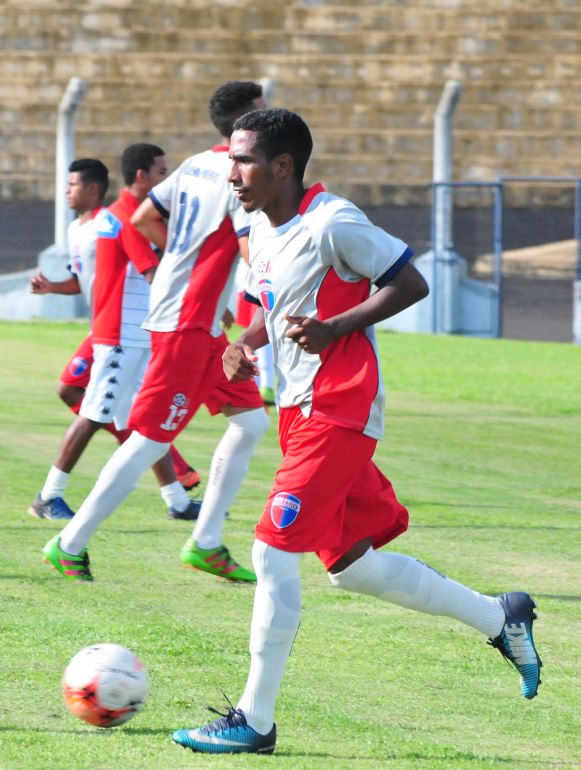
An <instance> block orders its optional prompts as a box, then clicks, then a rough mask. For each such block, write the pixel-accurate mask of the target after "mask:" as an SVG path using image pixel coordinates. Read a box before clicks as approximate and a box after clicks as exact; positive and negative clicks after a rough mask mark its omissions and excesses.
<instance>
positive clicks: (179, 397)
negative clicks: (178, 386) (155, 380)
mask: <svg viewBox="0 0 581 770" xmlns="http://www.w3.org/2000/svg"><path fill="white" fill-rule="evenodd" d="M173 403H174V404H175V405H176V406H183V405H184V404H187V403H188V399H187V397H186V396H185V395H184V394H183V393H176V394H175V396H174V397H173Z"/></svg>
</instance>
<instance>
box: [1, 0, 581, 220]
mask: <svg viewBox="0 0 581 770" xmlns="http://www.w3.org/2000/svg"><path fill="white" fill-rule="evenodd" d="M580 26H581V3H579V0H414V2H411V0H410V1H409V2H407V1H406V0H375V1H374V0H360V1H359V2H355V0H332V2H331V1H329V2H325V1H323V0H278V2H273V0H205V1H204V2H201V0H164V2H163V3H160V2H158V1H157V0H156V2H153V1H152V0H88V1H87V2H83V1H82V0H2V2H1V3H0V30H1V32H0V35H1V42H2V48H3V49H4V50H3V54H2V56H1V57H0V126H1V128H0V147H1V149H2V152H1V153H0V170H1V182H0V197H1V198H4V199H15V198H16V199H19V198H20V199H30V198H35V197H41V198H44V199H48V198H50V197H52V195H53V192H54V184H53V177H54V138H55V125H56V109H55V106H56V105H57V104H58V101H59V99H60V97H61V95H62V92H63V90H64V88H65V86H66V83H67V82H68V80H69V78H70V77H71V76H80V77H82V78H84V79H86V81H87V82H88V87H89V90H88V93H87V96H86V97H85V101H84V102H83V105H82V107H81V109H80V111H79V114H78V134H77V154H78V155H79V156H80V155H85V156H96V157H100V158H102V159H103V160H104V161H105V162H106V163H107V164H108V165H109V167H110V169H111V170H112V172H113V177H114V179H115V180H117V182H118V180H119V174H118V171H117V158H118V156H119V153H120V152H121V150H122V149H123V147H124V146H126V145H127V144H129V143H131V142H133V141H140V140H148V141H154V142H156V143H158V144H161V145H162V146H163V147H164V149H165V150H166V152H167V153H168V156H169V158H170V162H172V163H173V164H177V163H178V161H179V160H180V159H182V158H183V157H184V156H186V155H187V154H189V153H191V152H193V151H197V150H199V149H201V148H203V147H204V146H205V145H207V144H208V142H211V141H213V140H214V134H213V132H212V130H211V127H210V126H209V122H208V119H207V112H206V105H207V100H208V96H209V94H210V93H211V91H212V90H213V89H214V88H215V87H216V86H217V85H219V84H220V83H221V82H223V81H225V80H228V79H234V78H237V79H258V78H261V77H270V78H272V79H273V80H274V81H276V83H277V93H276V96H275V104H276V105H279V106H285V107H288V108H290V109H294V110H296V111H298V112H300V113H301V114H302V115H303V116H304V117H305V118H306V120H307V122H308V123H309V124H310V126H311V128H312V130H313V134H314V137H315V156H314V160H313V161H312V162H311V165H310V169H309V172H308V173H309V178H310V179H311V180H314V179H319V178H322V179H323V181H324V182H325V183H326V184H327V185H328V187H329V188H330V189H332V190H333V191H335V192H340V193H342V194H346V195H348V196H350V197H352V198H354V199H355V200H356V201H358V202H359V203H361V204H362V205H368V204H371V205H382V204H384V203H386V202H387V201H389V202H390V203H401V204H403V203H408V202H410V201H418V200H424V199H425V197H426V190H425V184H426V183H427V182H429V181H430V179H431V175H432V167H431V163H432V158H431V153H432V119H433V112H434V109H435V106H436V104H437V102H438V99H439V96H440V93H441V89H442V87H443V85H444V83H445V81H446V80H448V79H449V78H455V79H457V80H460V81H461V82H462V83H463V84H464V88H465V91H464V97H463V99H462V102H461V104H460V107H459V110H458V113H457V121H456V155H455V157H456V168H455V172H454V173H455V177H456V178H462V179H465V178H471V179H492V178H494V177H495V176H496V175H497V174H500V173H510V174H516V173H518V174H543V175H546V174H575V175H579V174H581V163H580V161H581V146H580V142H581V139H580V136H581V132H580V130H579V129H580V124H581V120H580V116H581V37H580V35H579V29H580Z"/></svg>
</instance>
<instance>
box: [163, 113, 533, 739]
mask: <svg viewBox="0 0 581 770" xmlns="http://www.w3.org/2000/svg"><path fill="white" fill-rule="evenodd" d="M311 148H312V139H311V135H310V132H309V129H308V127H307V126H306V124H305V123H304V122H303V121H302V119H301V118H300V117H299V116H298V115H296V114H294V113H291V112H287V111H286V110H259V111H256V112H253V113H250V114H249V115H246V116H244V117H242V118H241V119H240V120H239V121H237V123H236V124H235V130H234V133H233V136H232V141H231V147H230V157H231V158H232V159H233V166H232V170H231V173H230V180H231V181H232V183H233V186H234V189H235V190H236V192H237V195H238V197H239V199H240V200H241V201H242V203H243V206H244V208H245V209H247V210H255V209H261V210H262V211H263V215H262V217H261V218H260V219H259V220H258V221H257V223H256V225H255V226H254V227H253V229H252V232H251V238H250V266H251V278H250V280H249V283H248V295H249V297H252V298H254V301H255V302H259V303H260V304H261V309H259V311H258V312H257V314H256V316H255V318H254V319H253V322H252V324H251V326H250V327H249V329H248V330H247V331H246V332H244V333H243V335H242V337H241V338H240V340H239V341H238V342H237V343H235V344H234V345H232V346H230V347H229V348H228V349H227V351H226V353H225V356H224V362H225V368H226V371H227V373H228V374H229V376H230V377H231V378H232V379H233V380H239V379H241V380H247V379H251V378H252V377H254V376H255V375H256V366H255V360H256V356H255V354H254V349H255V348H257V347H259V346H261V345H263V344H264V343H265V342H266V341H267V339H270V341H271V343H272V345H273V349H274V358H275V365H276V368H277V374H278V375H279V376H278V381H279V388H278V393H277V397H278V403H279V407H280V425H279V433H280V440H281V447H282V450H283V460H282V463H281V465H280V466H279V469H278V471H277V473H276V476H275V481H274V486H273V488H272V491H271V493H270V496H269V498H268V500H267V503H266V507H265V509H264V512H263V514H262V517H261V519H260V521H259V523H258V526H257V528H256V541H255V543H254V547H253V564H254V568H255V570H256V575H257V579H258V581H257V586H256V594H255V600H254V611H253V616H252V626H251V633H250V653H251V665H250V673H249V677H248V680H247V684H246V688H245V690H244V693H243V695H242V698H241V699H240V701H239V703H238V706H237V708H235V709H234V708H230V710H229V711H228V713H227V714H226V715H224V716H223V717H222V718H221V719H218V720H216V721H215V722H212V723H211V724H209V725H205V726H203V727H201V728H198V729H195V730H178V731H176V732H175V733H174V736H173V739H174V741H176V742H177V743H179V744H181V745H183V746H187V747H189V748H191V749H193V750H194V751H200V752H205V753H218V752H224V753H227V752H261V753H271V752H272V751H273V750H274V746H275V742H276V725H274V706H275V700H276V696H277V693H278V690H279V686H280V682H281V680H282V676H283V673H284V669H285V665H286V661H287V658H288V655H289V654H290V650H291V646H292V643H293V640H294V637H295V634H296V633H297V630H298V626H299V619H300V612H301V592H300V572H299V568H300V561H301V556H302V554H303V553H304V552H307V551H314V552H316V553H317V556H318V557H319V558H320V559H321V561H322V562H323V564H324V566H325V568H326V569H327V571H328V574H329V579H330V581H331V584H332V585H333V586H334V587H336V588H341V589H343V590H346V591H354V592H358V593H363V594H368V595H370V596H375V597H377V598H378V599H381V600H382V601H386V602H392V603H394V604H398V605H400V606H403V607H408V608H410V609H415V610H419V611H422V612H426V613H430V614H434V615H447V616H449V617H453V618H456V619H457V620H461V621H463V622H464V623H466V624H468V625H469V626H472V627H473V628H475V629H477V630H479V631H480V632H481V633H484V634H486V635H487V636H489V637H490V638H491V640H492V643H493V645H494V646H495V647H497V648H498V649H499V650H500V652H501V653H502V654H503V655H504V656H505V657H506V658H508V659H509V660H510V661H511V662H513V663H514V665H515V666H516V668H517V670H518V671H519V673H520V674H521V690H522V693H523V695H524V696H525V697H526V698H532V697H534V696H535V695H536V693H537V688H538V685H539V673H540V666H541V662H540V659H539V657H538V655H537V652H536V649H535V646H534V643H533V638H532V623H533V619H534V618H535V615H534V613H533V608H534V606H535V605H534V602H533V601H532V599H531V597H530V596H529V595H528V594H525V593H520V592H513V593H508V594H504V595H503V596H500V597H496V598H495V597H491V596H484V595H482V594H479V593H476V592H475V591H471V590H470V589H469V588H466V587H465V586H462V585H460V584H459V583H456V582H454V581H453V580H450V579H449V578H446V577H445V576H444V575H441V574H440V573H438V572H437V571H435V570H433V569H432V568H430V567H428V566H427V565H425V564H423V563H422V562H420V561H417V560H416V559H413V558H411V557H409V556H404V555H401V554H396V553H389V552H379V551H378V550H377V549H378V548H379V547H380V546H382V545H384V544H385V543H387V542H389V541H390V540H392V539H393V538H395V537H397V536H398V535H399V534H401V533H402V532H403V531H404V530H405V529H406V528H407V523H408V514H407V511H406V510H405V508H404V507H403V506H402V505H401V504H400V503H399V502H398V501H397V499H396V497H395V494H394V492H393V489H392V487H391V484H390V483H389V481H388V480H387V479H386V478H385V476H383V474H382V473H381V472H380V471H379V469H378V468H377V466H375V465H374V463H373V462H372V456H373V453H374V450H375V446H376V443H377V440H378V439H379V438H380V437H381V435H382V432H383V413H384V398H383V387H382V384H381V375H380V372H379V364H378V357H377V349H376V344H375V333H374V329H373V326H372V325H373V324H375V323H377V322H379V321H381V320H382V319H384V318H387V317H389V316H391V315H393V314H394V313H397V312H400V311H401V310H403V309H404V308H406V307H408V306H410V305H411V304H413V303H414V302H417V301H418V300H420V299H422V297H424V296H426V294H427V286H426V284H425V282H424V280H423V278H422V277H421V275H420V274H419V273H418V271H417V270H416V269H415V268H414V267H413V266H412V265H411V264H410V263H409V259H410V257H411V255H412V253H413V252H412V251H411V249H410V248H409V247H407V246H406V244H405V243H403V242H402V241H400V240H399V239H397V238H393V237H391V236H390V235H388V234H387V233H385V232H384V231H383V230H381V229H379V228H378V227H375V226H374V225H372V224H371V223H370V222H369V220H368V219H367V217H366V216H365V215H364V214H363V212H361V211H360V210H359V209H358V208H357V207H356V206H355V205H353V204H352V203H350V202H349V201H346V200H343V199H340V198H337V197H335V196H333V195H329V194H328V193H326V192H325V190H324V188H323V187H322V186H321V185H315V186H313V187H311V188H310V189H308V190H305V188H304V186H303V181H302V180H303V174H304V169H305V166H306V164H307V161H308V159H309V156H310V152H311ZM371 284H374V285H375V286H376V287H377V291H376V292H375V293H374V294H371V295H370V286H371Z"/></svg>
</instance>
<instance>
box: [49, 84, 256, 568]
mask: <svg viewBox="0 0 581 770" xmlns="http://www.w3.org/2000/svg"><path fill="white" fill-rule="evenodd" d="M261 104H262V102H261V88H260V86H259V85H257V84H255V83H248V82H231V83H226V84H225V85H224V86H222V87H221V88H219V89H218V90H217V91H216V92H215V93H214V94H213V96H212V98H211V99H210V117H211V118H212V121H213V123H214V125H215V126H216V128H217V129H218V130H219V131H220V134H221V135H222V137H223V143H222V144H220V145H216V146H214V147H213V148H212V149H211V150H209V151H207V152H204V153H200V154H198V155H194V156H192V157H191V158H188V159H187V160H186V161H184V163H182V165H181V166H180V167H179V168H178V169H177V171H175V172H174V173H173V174H172V175H171V176H170V177H169V178H168V179H167V180H165V181H164V182H161V183H160V184H159V185H158V186H156V187H155V188H154V189H153V190H152V191H151V198H150V199H148V200H146V201H144V203H143V204H142V206H140V208H139V210H138V211H137V212H136V213H135V214H134V218H133V221H134V222H135V223H136V224H137V226H138V227H139V228H140V229H141V230H142V232H143V233H145V235H146V236H147V238H148V239H149V240H150V241H152V242H153V243H155V244H156V245H157V246H158V247H160V248H162V249H164V251H165V253H164V257H163V260H162V261H161V264H160V267H159V269H158V272H157V275H156V277H155V281H154V282H153V285H152V292H151V306H150V312H149V315H148V318H147V321H146V323H145V327H146V328H147V329H149V330H151V333H152V358H151V361H150V363H149V365H148V368H147V372H146V375H145V379H144V381H143V384H142V386H141V389H140V391H139V393H138V395H137V397H136V400H135V403H134V405H133V408H132V411H131V416H130V420H129V425H130V427H131V428H132V429H133V433H132V435H131V436H130V438H129V439H128V440H127V441H126V442H125V444H123V445H122V446H121V447H120V448H119V449H118V450H117V451H116V452H115V454H114V455H113V457H112V458H111V459H110V460H109V462H108V463H107V465H106V466H105V468H104V469H103V471H102V473H101V475H100V477H99V479H98V481H97V483H96V485H95V486H94V488H93V490H92V491H91V493H90V494H89V496H88V497H87V499H86V500H85V502H84V503H83V505H82V506H81V508H80V509H79V511H78V513H77V515H76V516H75V518H74V519H73V520H72V521H71V522H69V524H68V525H67V526H66V527H65V529H64V530H63V531H62V533H61V535H60V537H59V536H57V537H56V538H53V540H51V541H50V542H49V543H48V544H47V545H46V546H45V549H44V553H45V556H46V557H47V558H48V560H49V561H50V562H51V563H52V564H53V565H54V566H55V567H56V568H57V569H58V570H59V571H60V572H61V574H63V575H65V576H66V577H69V578H71V579H81V580H91V579H92V575H91V573H90V570H89V561H88V555H87V550H86V546H87V544H88V542H89V539H90V537H91V536H92V534H93V532H95V530H96V529H97V527H98V526H99V524H100V522H101V521H103V520H104V519H105V518H106V517H107V516H109V515H110V514H111V513H112V512H113V511H114V510H115V508H116V507H117V506H118V505H119V504H120V503H121V502H122V501H123V500H124V499H125V497H126V496H127V495H128V494H129V493H130V492H131V490H132V489H133V488H134V486H135V484H136V483H137V481H138V479H139V477H140V476H141V474H142V473H143V471H144V470H145V469H146V468H148V467H149V466H150V465H152V464H153V463H155V462H156V461H157V460H159V458H160V457H162V456H163V455H164V454H165V452H166V451H167V447H168V445H169V442H170V441H172V440H173V439H174V438H175V437H176V436H177V435H178V434H179V433H180V431H181V430H183V429H184V427H185V426H186V425H187V424H188V422H189V421H190V419H191V418H192V417H193V415H194V414H195V412H196V411H197V409H198V408H199V407H200V405H201V404H202V403H206V405H207V406H208V408H209V409H210V411H211V412H212V413H216V412H218V411H221V412H223V413H224V414H225V415H226V416H227V417H228V422H229V427H228V429H227V431H226V433H225V435H224V437H223V438H222V440H221V441H220V444H219V446H218V448H217V449H216V452H215V453H214V457H213V459H212V467H211V471H210V475H209V479H208V484H207V489H206V492H205V495H204V500H203V503H202V509H201V511H200V517H199V519H198V523H197V525H196V529H195V532H194V534H193V536H192V538H190V539H189V540H188V542H187V543H186V545H185V546H184V548H183V549H182V552H181V554H180V558H181V561H182V562H183V563H184V564H187V565H189V566H192V567H194V568H196V569H201V570H204V571H206V572H210V573H212V574H215V575H218V576H220V577H224V578H226V579H229V580H244V581H247V582H254V581H255V575H254V573H253V572H251V571H250V570H246V569H244V568H243V567H241V566H240V565H239V564H238V563H237V562H236V561H234V559H232V557H231V556H230V554H229V552H228V550H227V548H226V547H225V546H224V545H222V542H221V532H222V524H223V520H224V516H225V512H226V509H227V506H228V505H229V503H230V502H231V501H232V499H233V498H234V496H235V494H236V491H237V490H238V487H239V486H240V484H241V482H242V479H243V477H244V474H245V473H246V470H247V467H248V464H249V462H250V458H251V456H252V453H253V451H254V448H255V446H256V444H257V443H258V441H259V440H260V438H261V437H262V435H263V433H264V431H265V430H266V428H267V426H268V419H267V417H266V414H265V411H264V408H263V406H262V399H261V397H260V394H259V392H258V389H257V387H256V385H255V384H254V382H253V381H252V382H249V383H245V382H244V383H239V384H237V385H232V384H231V383H229V382H228V381H227V379H226V377H225V375H224V372H223V368H222V363H221V359H222V353H223V351H224V349H225V347H226V345H227V340H226V338H225V335H224V334H223V333H222V332H221V330H220V329H219V327H218V321H219V319H220V318H221V317H222V314H223V311H224V308H225V306H226V302H227V299H228V293H229V292H228V291H226V290H225V289H226V286H227V283H228V280H229V277H230V275H231V273H232V270H233V267H234V264H235V261H236V259H237V255H238V252H239V251H241V252H243V253H244V251H245V250H246V249H247V233H248V230H249V223H250V218H249V215H247V214H246V213H245V212H244V210H243V209H242V206H241V205H240V203H239V201H238V200H237V198H236V196H235V195H234V193H233V191H232V189H231V187H230V185H229V183H228V181H227V174H228V170H229V167H230V161H229V160H228V155H227V153H228V143H229V136H230V134H231V132H232V125H233V123H234V120H235V119H236V118H237V117H239V116H240V115H242V114H244V113H245V112H248V111H249V110H252V109H255V107H257V106H260V105H261ZM166 217H168V221H167V225H166Z"/></svg>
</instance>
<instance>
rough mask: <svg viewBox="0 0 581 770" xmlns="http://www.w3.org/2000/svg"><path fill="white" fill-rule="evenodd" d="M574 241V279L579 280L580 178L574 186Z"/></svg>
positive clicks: (580, 235)
mask: <svg viewBox="0 0 581 770" xmlns="http://www.w3.org/2000/svg"><path fill="white" fill-rule="evenodd" d="M574 225H575V241H576V242H577V255H576V256H577V258H576V261H575V279H576V280H577V281H581V179H579V180H578V182H577V186H576V188H575V222H574Z"/></svg>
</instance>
